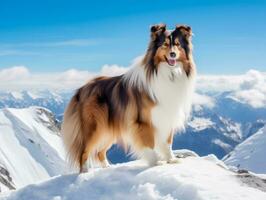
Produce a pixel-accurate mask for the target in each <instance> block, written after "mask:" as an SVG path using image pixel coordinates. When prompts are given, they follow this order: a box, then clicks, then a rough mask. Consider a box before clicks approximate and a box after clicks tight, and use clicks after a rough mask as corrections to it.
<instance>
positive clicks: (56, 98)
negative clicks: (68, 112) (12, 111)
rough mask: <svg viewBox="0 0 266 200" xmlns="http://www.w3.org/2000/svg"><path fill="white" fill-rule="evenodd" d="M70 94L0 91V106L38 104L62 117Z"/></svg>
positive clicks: (14, 106) (10, 106)
mask: <svg viewBox="0 0 266 200" xmlns="http://www.w3.org/2000/svg"><path fill="white" fill-rule="evenodd" d="M71 94H72V92H60V93H57V92H52V91H49V90H44V91H20V92H18V91H13V92H0V108H27V107H29V106H40V107H45V108H47V109H49V110H51V111H52V112H53V113H54V114H55V115H56V116H58V117H59V118H60V117H61V118H62V114H63V112H64V109H65V107H66V105H67V103H68V101H69V99H70V97H71Z"/></svg>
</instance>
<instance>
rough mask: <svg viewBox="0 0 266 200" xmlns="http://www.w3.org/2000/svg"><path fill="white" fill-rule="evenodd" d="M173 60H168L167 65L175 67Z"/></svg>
mask: <svg viewBox="0 0 266 200" xmlns="http://www.w3.org/2000/svg"><path fill="white" fill-rule="evenodd" d="M175 62H176V61H175V59H168V63H169V65H172V66H174V65H175Z"/></svg>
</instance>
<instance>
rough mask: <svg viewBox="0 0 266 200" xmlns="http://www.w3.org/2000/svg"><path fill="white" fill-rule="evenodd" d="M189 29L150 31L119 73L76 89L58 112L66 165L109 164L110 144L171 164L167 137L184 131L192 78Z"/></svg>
mask: <svg viewBox="0 0 266 200" xmlns="http://www.w3.org/2000/svg"><path fill="white" fill-rule="evenodd" d="M191 36H192V31H191V28H190V27H189V26H185V25H178V26H176V28H175V30H171V31H170V30H167V29H166V25H164V24H159V25H154V26H152V27H151V40H150V44H149V46H148V50H147V52H146V54H145V56H144V57H143V58H142V59H141V60H140V61H138V62H137V63H135V64H134V65H133V66H132V68H131V69H130V70H129V71H128V72H126V73H125V74H123V75H120V76H115V77H98V78H95V79H93V80H91V81H89V82H88V83H87V84H86V85H84V86H82V87H81V88H79V89H78V90H77V92H76V94H75V95H74V96H73V97H72V99H71V101H70V103H69V105H68V107H67V109H66V111H65V114H64V120H63V124H62V136H63V140H64V144H65V147H66V150H67V153H68V156H69V160H70V162H71V164H72V165H74V166H76V167H79V169H80V172H85V171H87V165H86V161H87V160H88V158H89V159H90V160H91V159H94V160H97V161H99V162H100V163H101V165H102V166H103V167H107V166H108V165H109V163H108V160H107V158H106V152H107V151H108V149H109V148H110V147H111V146H112V145H113V144H114V143H122V144H123V146H124V147H126V149H128V147H129V149H130V151H131V152H132V153H133V154H134V155H136V156H138V157H141V158H143V159H144V160H146V161H147V162H148V164H149V165H151V166H152V165H156V164H157V163H158V161H166V162H167V163H175V162H177V159H176V158H175V156H174V154H173V152H172V141H173V134H174V133H175V132H176V130H178V129H182V128H183V127H184V124H185V121H186V119H187V117H188V115H189V112H190V107H191V97H192V93H193V88H194V87H193V85H194V80H195V75H196V69H195V65H194V61H193V57H192V43H191Z"/></svg>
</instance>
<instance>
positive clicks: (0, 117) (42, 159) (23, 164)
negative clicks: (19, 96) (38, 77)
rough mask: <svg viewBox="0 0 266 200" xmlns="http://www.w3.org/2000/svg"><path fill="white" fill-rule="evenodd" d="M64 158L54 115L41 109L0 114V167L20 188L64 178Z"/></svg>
mask: <svg viewBox="0 0 266 200" xmlns="http://www.w3.org/2000/svg"><path fill="white" fill-rule="evenodd" d="M64 157H65V155H64V149H63V145H62V142H61V138H60V136H59V129H58V127H57V124H56V121H55V119H54V117H53V115H52V113H51V112H50V111H48V110H47V109H44V108H40V107H30V108H25V109H14V108H5V109H1V110H0V163H1V164H2V165H3V166H4V168H5V169H6V170H7V171H8V172H9V174H10V176H11V177H12V180H13V182H14V184H15V187H16V188H17V187H21V186H24V185H27V184H29V183H34V182H36V181H40V180H44V179H47V178H49V177H51V176H55V175H58V174H62V173H63V171H64V168H65V163H64Z"/></svg>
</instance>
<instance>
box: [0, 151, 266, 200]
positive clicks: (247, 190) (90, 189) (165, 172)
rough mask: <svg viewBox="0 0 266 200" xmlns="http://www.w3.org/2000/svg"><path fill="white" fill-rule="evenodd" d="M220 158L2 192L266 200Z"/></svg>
mask: <svg viewBox="0 0 266 200" xmlns="http://www.w3.org/2000/svg"><path fill="white" fill-rule="evenodd" d="M217 160H218V159H217V158H215V156H213V155H211V156H208V157H205V158H201V157H186V158H182V159H180V161H181V162H180V163H178V164H164V165H160V166H156V167H151V168H149V167H147V166H146V165H145V164H143V163H142V162H141V161H132V162H129V163H124V164H117V165H112V166H111V167H109V168H103V169H101V168H97V169H91V170H90V171H89V172H88V173H85V174H81V175H78V174H70V175H61V176H58V177H54V178H51V179H50V180H48V181H45V182H42V183H37V184H32V185H29V186H26V187H24V188H22V189H20V190H18V191H15V192H12V193H5V194H3V195H2V196H1V197H0V199H1V200H28V199H39V200H46V199H47V200H48V199H49V200H51V199H53V200H63V199H64V200H70V199H71V200H79V199H103V200H105V199H106V200H107V199H116V200H120V199H127V200H138V199H140V200H142V199H143V200H146V199H148V200H155V199H156V200H173V199H181V200H203V199H204V200H210V199H215V200H225V199H226V200H265V199H266V193H265V192H262V191H261V190H258V189H256V188H252V187H249V186H247V185H245V184H244V183H243V182H241V180H240V179H238V178H237V176H236V175H235V174H234V172H232V171H229V170H227V169H226V168H224V167H223V166H222V165H217V164H216V163H217ZM220 162H221V161H220Z"/></svg>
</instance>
